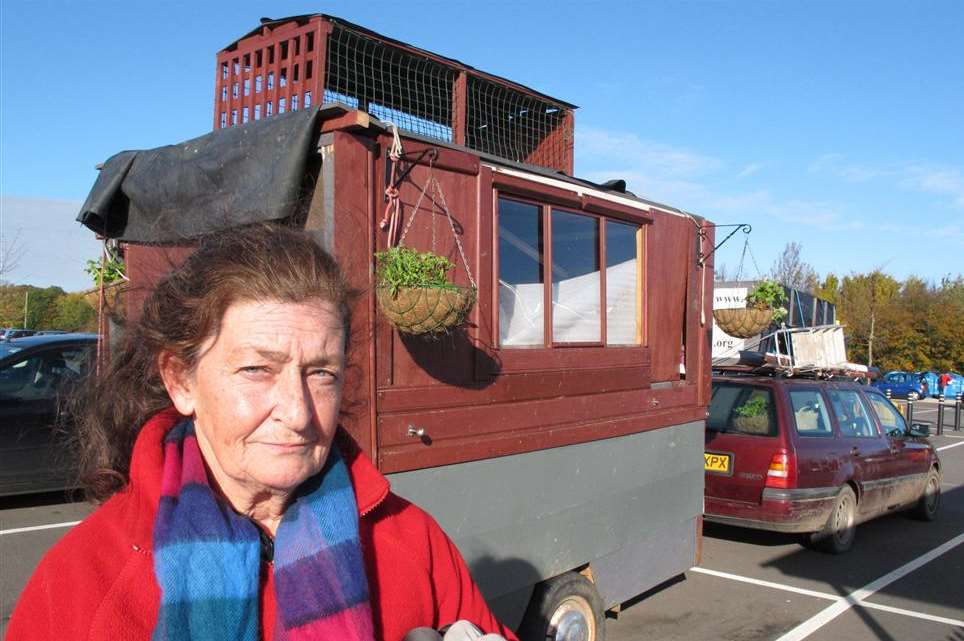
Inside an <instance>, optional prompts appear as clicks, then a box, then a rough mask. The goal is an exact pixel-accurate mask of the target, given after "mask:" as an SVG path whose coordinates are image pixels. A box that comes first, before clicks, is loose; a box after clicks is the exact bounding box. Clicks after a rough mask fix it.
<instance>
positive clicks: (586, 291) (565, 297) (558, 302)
mask: <svg viewBox="0 0 964 641" xmlns="http://www.w3.org/2000/svg"><path fill="white" fill-rule="evenodd" d="M600 282H601V280H600V275H599V219H598V218H592V217H590V216H580V215H578V214H571V213H569V212H564V211H558V210H553V212H552V341H553V342H554V343H598V342H599V341H600V340H602V329H601V327H600V314H599V297H600Z"/></svg>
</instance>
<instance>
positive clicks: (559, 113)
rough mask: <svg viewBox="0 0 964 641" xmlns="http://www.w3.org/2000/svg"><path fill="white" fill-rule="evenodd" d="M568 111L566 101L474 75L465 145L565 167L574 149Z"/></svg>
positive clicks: (470, 87) (558, 167)
mask: <svg viewBox="0 0 964 641" xmlns="http://www.w3.org/2000/svg"><path fill="white" fill-rule="evenodd" d="M567 113H568V111H567V110H566V109H565V108H564V107H562V106H561V105H557V104H552V103H550V102H548V101H544V100H540V99H538V98H536V97H534V96H530V95H527V94H525V93H522V92H521V91H517V90H515V89H512V88H511V87H505V86H503V85H499V84H497V83H495V82H491V81H489V80H486V79H484V78H478V77H474V76H469V79H468V110H467V113H466V132H465V144H466V146H468V147H471V148H472V149H477V150H479V151H483V152H486V153H490V154H493V155H495V156H499V157H502V158H507V159H509V160H515V161H518V162H530V163H533V164H539V165H545V166H548V167H553V168H556V169H563V168H565V167H566V162H565V159H566V158H567V157H570V156H571V153H572V132H571V131H566V129H567V125H568V124H569V122H570V121H569V119H568V118H567V117H566V116H567ZM567 134H568V135H567Z"/></svg>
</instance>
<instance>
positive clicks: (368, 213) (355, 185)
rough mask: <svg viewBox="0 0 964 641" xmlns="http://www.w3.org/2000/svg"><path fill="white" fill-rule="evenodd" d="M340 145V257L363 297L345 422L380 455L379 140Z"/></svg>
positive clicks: (355, 313) (349, 138) (356, 313)
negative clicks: (376, 357) (375, 386)
mask: <svg viewBox="0 0 964 641" xmlns="http://www.w3.org/2000/svg"><path fill="white" fill-rule="evenodd" d="M333 136H334V137H333V143H334V150H335V152H334V212H333V213H334V225H335V230H334V231H335V233H334V239H335V246H334V255H335V258H336V259H337V260H338V262H339V264H340V265H341V267H342V270H343V271H344V272H345V274H346V276H347V277H348V280H349V283H350V284H351V285H352V286H353V287H354V288H356V289H357V290H359V291H360V292H361V293H362V295H361V296H360V297H359V299H358V300H357V301H356V302H355V305H354V307H353V308H352V328H351V344H350V350H349V368H348V372H347V376H346V380H345V390H344V399H345V400H344V403H343V409H344V412H343V416H342V426H343V427H344V428H345V429H347V430H348V432H349V433H350V434H351V435H352V436H353V437H354V438H355V440H356V441H357V442H358V444H359V445H360V446H361V447H362V448H363V450H364V451H366V452H367V453H369V454H370V455H371V456H377V448H378V442H377V438H376V434H375V426H374V420H375V408H374V403H373V402H372V396H373V394H372V376H371V372H372V357H373V355H372V353H371V349H372V343H371V339H370V336H371V331H372V316H371V315H372V287H373V277H372V270H371V265H372V258H371V256H372V249H373V246H372V242H373V240H372V233H373V232H372V230H373V228H374V223H373V221H374V219H375V212H374V207H375V203H374V189H373V181H374V180H375V178H374V176H373V172H374V154H375V144H374V142H373V141H372V140H371V139H369V138H366V137H363V136H358V135H353V134H349V133H345V132H335V133H334V134H333Z"/></svg>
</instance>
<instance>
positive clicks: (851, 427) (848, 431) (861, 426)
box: [827, 390, 877, 438]
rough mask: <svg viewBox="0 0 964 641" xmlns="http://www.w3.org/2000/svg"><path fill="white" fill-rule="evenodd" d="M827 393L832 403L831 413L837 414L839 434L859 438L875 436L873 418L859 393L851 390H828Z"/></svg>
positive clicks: (875, 429)
mask: <svg viewBox="0 0 964 641" xmlns="http://www.w3.org/2000/svg"><path fill="white" fill-rule="evenodd" d="M827 393H828V395H829V396H830V402H831V403H832V404H833V413H834V414H836V415H837V424H838V425H840V434H841V435H843V436H854V437H860V438H873V437H875V436H877V428H876V426H875V425H874V420H873V419H872V418H871V417H870V412H868V411H867V406H866V405H864V402H863V401H862V400H861V398H860V394H858V393H857V392H855V391H853V390H828V392H827Z"/></svg>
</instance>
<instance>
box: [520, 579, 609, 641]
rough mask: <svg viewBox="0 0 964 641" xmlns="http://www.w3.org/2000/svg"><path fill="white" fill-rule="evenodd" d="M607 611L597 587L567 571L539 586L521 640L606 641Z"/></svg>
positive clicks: (522, 628)
mask: <svg viewBox="0 0 964 641" xmlns="http://www.w3.org/2000/svg"><path fill="white" fill-rule="evenodd" d="M605 622H606V612H605V610H604V609H603V602H602V598H601V597H600V596H599V592H597V591H596V586H595V585H593V584H592V582H591V581H589V579H587V578H586V577H584V576H582V575H581V574H578V573H576V572H566V573H565V574H560V575H559V576H557V577H554V578H552V579H549V580H548V581H543V582H542V583H540V584H539V585H537V586H536V589H535V592H533V594H532V600H531V601H529V607H528V609H527V610H526V614H525V617H524V618H523V619H522V625H521V626H520V627H519V638H520V639H522V641H604V640H605V638H606V630H605Z"/></svg>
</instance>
